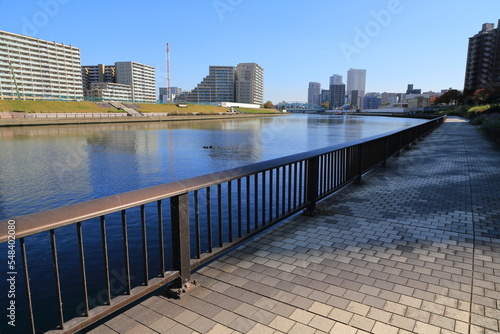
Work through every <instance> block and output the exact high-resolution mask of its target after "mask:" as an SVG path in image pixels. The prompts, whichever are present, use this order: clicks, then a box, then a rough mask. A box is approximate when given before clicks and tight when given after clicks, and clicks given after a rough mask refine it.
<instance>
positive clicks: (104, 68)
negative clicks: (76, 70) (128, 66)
mask: <svg viewBox="0 0 500 334" xmlns="http://www.w3.org/2000/svg"><path fill="white" fill-rule="evenodd" d="M82 82H83V90H84V91H85V90H86V89H90V84H92V83H97V82H116V67H115V66H114V65H103V64H99V65H86V66H82ZM84 93H85V92H84Z"/></svg>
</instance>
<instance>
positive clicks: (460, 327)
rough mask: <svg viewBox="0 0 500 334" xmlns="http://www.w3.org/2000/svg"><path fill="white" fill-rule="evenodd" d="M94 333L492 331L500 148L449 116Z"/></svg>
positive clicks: (497, 310)
mask: <svg viewBox="0 0 500 334" xmlns="http://www.w3.org/2000/svg"><path fill="white" fill-rule="evenodd" d="M319 208H320V214H319V215H317V216H315V217H312V218H311V217H306V216H304V215H297V216H295V217H293V218H291V219H289V220H287V221H285V222H283V223H281V224H280V225H278V226H277V227H275V228H273V229H272V230H270V231H268V232H266V233H264V234H262V235H260V236H258V237H256V238H254V239H253V240H251V241H250V242H248V243H246V244H244V245H243V246H240V247H239V248H237V249H236V250H234V251H231V252H229V253H228V254H227V255H225V256H223V257H221V258H220V259H219V260H217V261H215V262H212V263H211V264H209V265H208V266H206V267H204V268H203V269H201V270H199V271H198V272H197V273H195V274H194V275H193V278H194V279H196V280H198V281H199V283H200V285H201V286H200V287H199V288H198V289H196V290H194V291H193V292H191V293H190V294H189V295H186V296H184V297H183V298H182V299H180V300H174V299H168V298H167V297H166V296H165V295H161V294H159V295H155V296H152V297H149V298H148V299H146V300H144V301H142V302H141V303H140V304H137V305H135V306H133V307H131V308H129V309H127V310H126V311H124V312H122V313H120V314H118V315H116V316H114V317H113V318H111V319H108V320H107V321H106V322H104V323H102V324H100V325H99V326H97V327H95V328H93V329H92V330H91V332H92V333H96V334H97V333H130V334H131V333H175V334H182V333H259V334H266V333H300V334H308V333H383V334H392V333H401V334H402V333H425V334H433V333H443V334H444V333H498V332H499V330H500V328H499V319H500V151H499V150H498V149H496V148H494V147H493V146H492V144H490V143H489V142H488V141H487V140H486V139H484V137H483V136H482V135H481V134H480V133H479V131H478V130H477V129H475V128H474V127H472V126H470V125H469V124H467V123H466V122H464V121H463V120H461V119H458V118H453V117H450V118H448V120H447V121H446V123H445V124H443V125H442V126H441V127H440V128H438V129H437V130H435V131H434V132H433V133H431V134H430V135H429V136H428V137H426V138H425V139H424V140H423V141H422V142H419V143H418V144H417V145H415V146H412V147H411V149H410V150H406V151H404V152H402V154H401V156H400V157H397V158H395V159H393V160H392V161H390V163H389V164H388V166H387V167H386V168H379V169H377V170H375V171H374V172H372V173H370V174H369V175H367V176H365V177H364V178H363V183H362V184H361V185H351V186H349V187H348V188H346V189H344V190H342V191H341V192H339V193H338V194H335V195H334V196H331V197H329V198H327V199H326V200H325V201H323V202H322V203H320V204H319Z"/></svg>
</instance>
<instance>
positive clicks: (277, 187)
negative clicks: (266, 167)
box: [276, 167, 280, 218]
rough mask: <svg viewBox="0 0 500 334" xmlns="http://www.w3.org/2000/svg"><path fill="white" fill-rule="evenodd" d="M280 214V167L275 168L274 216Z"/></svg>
mask: <svg viewBox="0 0 500 334" xmlns="http://www.w3.org/2000/svg"><path fill="white" fill-rule="evenodd" d="M279 216H280V167H278V168H276V218H278V217H279Z"/></svg>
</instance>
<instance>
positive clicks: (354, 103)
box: [346, 68, 366, 108]
mask: <svg viewBox="0 0 500 334" xmlns="http://www.w3.org/2000/svg"><path fill="white" fill-rule="evenodd" d="M365 89H366V70H359V69H355V68H351V69H349V71H347V87H346V90H347V96H348V98H349V103H350V104H351V107H355V108H357V107H361V106H362V105H363V96H364V95H365Z"/></svg>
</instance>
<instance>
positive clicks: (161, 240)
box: [156, 200, 165, 277]
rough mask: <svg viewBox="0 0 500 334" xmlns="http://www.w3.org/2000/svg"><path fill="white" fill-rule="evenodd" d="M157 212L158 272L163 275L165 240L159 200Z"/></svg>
mask: <svg viewBox="0 0 500 334" xmlns="http://www.w3.org/2000/svg"><path fill="white" fill-rule="evenodd" d="M156 207H157V212H158V234H159V235H158V242H159V246H160V272H161V273H160V274H161V277H165V240H164V238H163V207H162V202H161V200H158V201H157V202H156Z"/></svg>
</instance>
